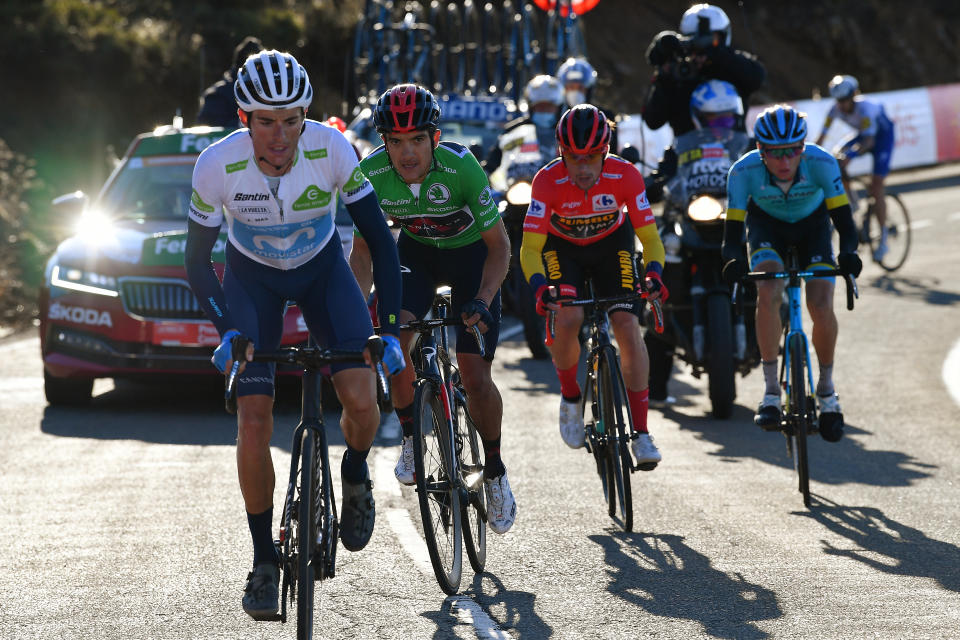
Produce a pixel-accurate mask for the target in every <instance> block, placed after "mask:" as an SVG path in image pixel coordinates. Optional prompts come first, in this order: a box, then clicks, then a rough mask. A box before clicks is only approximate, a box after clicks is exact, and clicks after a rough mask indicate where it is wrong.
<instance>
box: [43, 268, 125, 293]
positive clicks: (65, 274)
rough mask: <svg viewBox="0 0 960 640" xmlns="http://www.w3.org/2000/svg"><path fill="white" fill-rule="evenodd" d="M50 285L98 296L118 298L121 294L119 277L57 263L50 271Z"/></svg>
mask: <svg viewBox="0 0 960 640" xmlns="http://www.w3.org/2000/svg"><path fill="white" fill-rule="evenodd" d="M50 285H51V286H53V287H60V288H61V289H70V290H71V291H82V292H83V293H92V294H94V295H97V296H109V297H111V298H116V297H117V296H119V295H120V292H119V291H118V289H117V279H116V278H114V277H113V276H105V275H102V274H99V273H96V272H93V271H86V270H84V269H74V268H72V267H61V266H60V265H56V266H55V267H54V268H53V271H52V272H51V273H50Z"/></svg>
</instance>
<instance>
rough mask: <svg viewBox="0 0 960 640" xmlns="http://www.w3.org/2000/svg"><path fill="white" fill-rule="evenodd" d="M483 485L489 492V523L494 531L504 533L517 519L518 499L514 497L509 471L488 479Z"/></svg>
mask: <svg viewBox="0 0 960 640" xmlns="http://www.w3.org/2000/svg"><path fill="white" fill-rule="evenodd" d="M483 485H484V487H483V488H484V490H485V491H486V494H487V523H488V524H489V525H490V529H491V530H493V532H494V533H499V534H504V533H506V532H507V531H509V530H510V527H512V526H513V523H514V521H515V520H516V519H517V501H516V500H514V499H513V491H511V490H510V483H509V482H508V481H507V472H506V471H504V472H503V474H501V475H499V476H497V477H496V478H493V479H492V480H486V481H485V482H484V483H483Z"/></svg>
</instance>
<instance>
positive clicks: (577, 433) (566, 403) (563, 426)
mask: <svg viewBox="0 0 960 640" xmlns="http://www.w3.org/2000/svg"><path fill="white" fill-rule="evenodd" d="M560 437H561V438H563V442H564V444H566V445H567V446H568V447H570V448H571V449H579V448H580V447H582V446H583V444H584V431H583V414H581V413H580V403H579V402H571V401H570V400H567V399H566V398H560Z"/></svg>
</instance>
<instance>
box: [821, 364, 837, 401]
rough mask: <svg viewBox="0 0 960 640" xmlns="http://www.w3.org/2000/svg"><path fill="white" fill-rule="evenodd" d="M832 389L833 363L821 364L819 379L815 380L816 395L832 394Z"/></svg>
mask: <svg viewBox="0 0 960 640" xmlns="http://www.w3.org/2000/svg"><path fill="white" fill-rule="evenodd" d="M834 391H835V390H834V388H833V365H832V364H821V365H820V379H819V380H817V395H818V396H832V395H833V393H834Z"/></svg>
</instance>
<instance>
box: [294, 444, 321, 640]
mask: <svg viewBox="0 0 960 640" xmlns="http://www.w3.org/2000/svg"><path fill="white" fill-rule="evenodd" d="M316 458H317V450H316V441H315V438H314V433H313V431H312V430H311V429H304V430H303V435H302V436H301V439H300V501H299V504H298V505H297V578H296V581H297V587H296V594H297V595H296V597H297V640H310V638H312V637H313V605H314V602H313V597H314V587H315V586H316V584H315V579H316V577H315V574H314V562H313V560H314V555H315V554H314V551H315V550H316V540H317V529H316V520H315V515H316V513H315V506H316V496H317V493H318V490H319V483H318V482H317V467H318V465H317V459H316Z"/></svg>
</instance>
